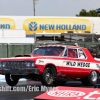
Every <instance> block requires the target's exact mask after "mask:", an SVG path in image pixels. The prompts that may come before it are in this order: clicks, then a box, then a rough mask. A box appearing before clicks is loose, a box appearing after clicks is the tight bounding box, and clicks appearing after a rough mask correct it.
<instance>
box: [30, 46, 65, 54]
mask: <svg viewBox="0 0 100 100" xmlns="http://www.w3.org/2000/svg"><path fill="white" fill-rule="evenodd" d="M63 50H64V47H39V48H35V49H34V51H33V52H32V54H31V55H44V56H59V55H61V54H62V53H63Z"/></svg>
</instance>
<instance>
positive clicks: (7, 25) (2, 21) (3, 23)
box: [0, 18, 15, 29]
mask: <svg viewBox="0 0 100 100" xmlns="http://www.w3.org/2000/svg"><path fill="white" fill-rule="evenodd" d="M0 29H15V21H14V20H13V19H10V18H0Z"/></svg>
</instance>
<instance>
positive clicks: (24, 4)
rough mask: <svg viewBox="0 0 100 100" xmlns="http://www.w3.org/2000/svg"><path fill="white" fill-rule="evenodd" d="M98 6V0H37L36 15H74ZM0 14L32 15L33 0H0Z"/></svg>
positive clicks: (99, 5)
mask: <svg viewBox="0 0 100 100" xmlns="http://www.w3.org/2000/svg"><path fill="white" fill-rule="evenodd" d="M98 8H100V0H37V2H36V5H35V9H36V10H35V14H36V16H75V15H76V14H79V12H80V11H81V9H85V10H87V11H89V10H95V9H98ZM0 15H9V16H11V15H13V16H14V15H15V16H16V15H18V16H33V15H34V12H33V0H0Z"/></svg>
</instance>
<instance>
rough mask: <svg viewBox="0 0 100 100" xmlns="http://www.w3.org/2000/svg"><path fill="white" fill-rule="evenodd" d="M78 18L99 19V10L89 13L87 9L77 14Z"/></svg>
mask: <svg viewBox="0 0 100 100" xmlns="http://www.w3.org/2000/svg"><path fill="white" fill-rule="evenodd" d="M76 16H87V17H97V16H100V14H98V13H97V9H96V10H90V11H89V12H87V11H86V10H85V9H82V10H81V11H80V12H79V14H76Z"/></svg>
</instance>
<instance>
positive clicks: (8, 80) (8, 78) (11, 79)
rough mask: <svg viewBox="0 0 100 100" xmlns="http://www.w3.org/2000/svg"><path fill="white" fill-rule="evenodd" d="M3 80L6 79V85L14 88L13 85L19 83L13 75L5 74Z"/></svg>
mask: <svg viewBox="0 0 100 100" xmlns="http://www.w3.org/2000/svg"><path fill="white" fill-rule="evenodd" d="M5 79H6V83H7V84H8V85H9V86H15V85H17V83H18V81H19V78H18V77H16V76H14V75H10V74H6V75H5Z"/></svg>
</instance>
